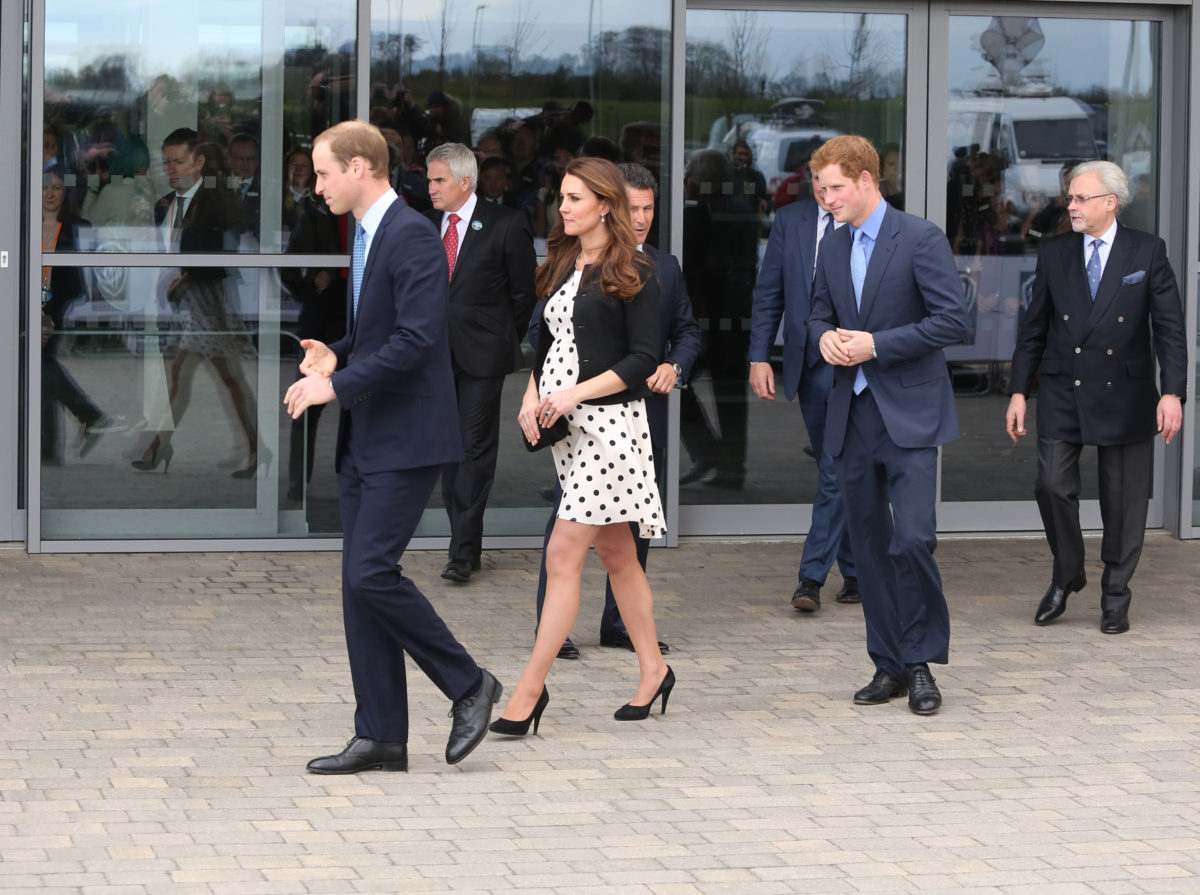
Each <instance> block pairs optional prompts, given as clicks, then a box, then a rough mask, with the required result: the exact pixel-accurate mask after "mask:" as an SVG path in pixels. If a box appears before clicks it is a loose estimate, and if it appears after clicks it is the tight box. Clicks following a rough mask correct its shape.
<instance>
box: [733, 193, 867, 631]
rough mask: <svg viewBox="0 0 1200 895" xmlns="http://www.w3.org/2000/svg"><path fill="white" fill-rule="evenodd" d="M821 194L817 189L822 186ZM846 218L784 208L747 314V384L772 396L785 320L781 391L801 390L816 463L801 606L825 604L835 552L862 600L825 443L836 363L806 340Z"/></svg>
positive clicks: (845, 599)
mask: <svg viewBox="0 0 1200 895" xmlns="http://www.w3.org/2000/svg"><path fill="white" fill-rule="evenodd" d="M816 186H817V184H816V183H815V182H814V187H816ZM816 194H817V195H818V196H819V195H820V190H819V189H818V190H816ZM843 226H844V224H841V223H839V222H838V221H836V220H835V219H834V217H833V214H832V212H830V211H829V210H828V209H826V208H822V207H821V206H820V204H819V200H818V199H805V200H804V201H802V202H797V203H794V204H791V205H787V206H784V207H783V208H782V209H780V210H779V211H778V212H777V213H776V214H775V222H774V223H773V224H772V225H771V237H770V239H768V240H767V250H766V252H765V253H764V254H763V260H762V265H761V266H760V267H759V271H758V282H757V283H755V286H754V306H753V309H752V311H751V315H750V388H751V390H752V391H753V392H754V394H756V395H757V396H758V397H760V398H762V399H763V400H766V401H774V400H775V371H774V370H773V369H772V367H771V346H772V345H773V344H774V342H775V334H776V332H778V330H779V323H780V321H781V320H782V321H783V394H784V397H785V398H787V400H789V401H790V400H792V398H794V397H796V395H797V394H799V396H800V412H801V414H803V416H804V427H805V428H806V429H808V440H809V443H810V444H811V445H812V452H813V457H815V458H816V460H817V464H818V474H817V496H816V499H815V500H814V501H813V509H812V524H811V525H810V526H809V530H808V537H806V538H805V539H804V551H803V553H802V554H801V556H800V571H799V578H800V581H799V583H798V584H797V585H796V590H795V592H794V593H793V594H792V605H793V606H794V607H796V608H797V609H799V610H800V611H801V612H815V611H817V610H818V609H820V608H821V586H822V585H824V584H825V576H826V575H828V574H829V569H830V568H831V567H832V566H833V560H834V558H835V557H836V558H837V562H838V568H839V569H840V570H841V573H842V588H841V590H839V591H838V594H837V601H838V602H839V603H858V602H859V601H860V597H859V593H858V577H857V572H856V571H855V568H854V553H853V551H852V550H851V549H850V535H849V533H848V532H847V531H846V511H845V509H844V508H843V507H842V496H841V494H840V493H839V492H838V486H837V475H836V473H835V472H834V470H833V457H831V456H830V454H829V452H828V451H827V450H825V412H826V405H827V404H828V403H829V388H830V386H831V385H832V384H833V368H832V367H831V366H830V365H829V364H827V363H825V361H824V360H822V358H821V354H820V352H819V351H817V350H816V349H812V348H809V347H808V314H809V310H810V309H811V296H812V284H813V277H814V276H815V274H816V266H817V258H819V257H820V254H821V242H822V240H823V239H826V238H828V237H830V236H832V235H833V234H834V233H835V232H836V231H837V230H838V229H839V228H841V227H843Z"/></svg>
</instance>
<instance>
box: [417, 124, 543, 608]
mask: <svg viewBox="0 0 1200 895" xmlns="http://www.w3.org/2000/svg"><path fill="white" fill-rule="evenodd" d="M427 169H428V179H429V198H430V199H431V200H432V201H433V208H432V209H431V210H430V211H427V212H425V215H426V217H428V218H429V219H430V220H431V221H433V223H434V225H435V226H436V227H438V228H439V233H440V234H441V237H442V245H443V247H444V249H445V252H446V260H447V263H448V264H449V265H450V309H449V319H448V332H449V336H450V360H451V364H452V366H453V368H454V387H455V392H456V395H457V398H458V424H459V429H460V431H461V433H462V440H463V459H462V460H460V461H459V462H457V463H447V464H446V465H445V466H444V467H443V468H442V500H443V501H444V502H445V504H446V513H447V514H448V515H449V516H450V554H449V561H448V562H447V563H446V567H445V568H444V569H443V570H442V577H443V578H445V579H447V580H449V581H457V582H460V583H464V584H465V583H466V582H468V581H470V580H471V572H473V571H475V570H477V569H478V568H479V566H480V553H481V551H482V549H483V513H484V510H485V509H486V508H487V499H488V495H489V494H490V493H491V491H492V482H493V481H494V480H495V478H496V457H497V456H498V454H499V450H500V397H501V394H502V392H503V390H504V377H505V376H507V375H508V374H509V373H511V372H513V371H514V370H516V369H518V368H519V367H520V366H521V364H522V358H521V333H523V332H525V328H526V327H527V326H528V325H529V315H530V313H531V312H532V311H533V305H534V292H533V274H534V270H535V269H536V267H537V257H536V256H535V255H534V252H533V231H532V230H531V229H530V226H529V220H528V218H527V217H526V216H525V215H522V214H519V213H518V212H516V211H514V210H512V209H510V208H504V207H503V206H500V205H493V204H492V203H490V202H480V201H479V199H478V197H477V196H476V194H475V186H476V183H477V182H478V179H479V172H478V163H477V162H476V160H475V153H473V152H472V151H471V150H470V149H469V148H468V147H466V146H464V145H463V144H462V143H443V144H441V145H440V146H438V147H436V148H435V149H434V150H433V151H432V152H430V153H429V157H428V159H427Z"/></svg>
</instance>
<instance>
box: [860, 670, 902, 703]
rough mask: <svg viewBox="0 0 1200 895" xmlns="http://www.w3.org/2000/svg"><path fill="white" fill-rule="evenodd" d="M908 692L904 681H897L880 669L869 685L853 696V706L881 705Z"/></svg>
mask: <svg viewBox="0 0 1200 895" xmlns="http://www.w3.org/2000/svg"><path fill="white" fill-rule="evenodd" d="M907 692H908V686H907V685H906V684H905V683H904V681H898V680H896V679H895V678H894V677H892V676H891V675H890V674H888V673H887V672H886V671H884V670H883V669H882V668H879V669H876V671H875V677H873V678H871V683H869V684H867V685H866V686H865V687H863V688H862V689H861V690H859V691H858V692H857V693H855V694H854V704H855V705H882V704H883V703H885V702H887V701H888V700H889V699H891V698H893V697H895V696H903V695H904V694H905V693H907Z"/></svg>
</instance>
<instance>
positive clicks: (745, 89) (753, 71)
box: [728, 12, 767, 96]
mask: <svg viewBox="0 0 1200 895" xmlns="http://www.w3.org/2000/svg"><path fill="white" fill-rule="evenodd" d="M728 19H729V62H730V72H729V74H730V77H731V78H732V84H731V85H730V87H731V89H732V91H733V94H734V95H735V96H755V95H758V96H765V95H766V81H767V54H766V51H765V49H764V47H765V46H766V44H767V35H766V31H765V29H764V28H763V27H762V25H761V24H760V16H759V13H757V12H731V13H729V14H728Z"/></svg>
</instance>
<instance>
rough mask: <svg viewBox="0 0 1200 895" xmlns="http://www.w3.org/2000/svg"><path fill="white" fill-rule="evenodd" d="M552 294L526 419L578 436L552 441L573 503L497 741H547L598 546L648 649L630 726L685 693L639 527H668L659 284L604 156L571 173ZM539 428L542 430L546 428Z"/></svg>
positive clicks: (651, 531)
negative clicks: (549, 712) (545, 721)
mask: <svg viewBox="0 0 1200 895" xmlns="http://www.w3.org/2000/svg"><path fill="white" fill-rule="evenodd" d="M537 291H538V294H539V295H542V296H546V302H545V305H544V308H543V311H542V318H541V325H540V327H539V339H538V345H537V362H536V364H535V366H534V370H533V373H532V375H531V376H530V378H529V385H528V388H527V389H526V391H525V397H524V399H523V400H522V402H521V410H520V413H519V414H518V416H517V421H518V423H519V424H520V426H521V430H522V432H523V433H524V434H525V437H526V438H527V439H528V440H529V441H531V442H534V443H536V442H537V441H538V440H539V438H541V437H544V436H543V435H542V434H541V430H542V429H547V428H549V427H551V426H553V425H554V424H555V423H557V422H558V421H559V420H560V419H566V421H567V426H568V434H567V436H566V437H565V438H564V439H563V440H561V441H559V442H557V443H556V444H553V445H551V447H550V450H551V452H552V454H553V457H554V467H555V472H556V474H557V475H558V480H559V484H560V485H561V486H562V491H563V498H562V503H561V504H560V505H559V509H558V519H557V520H556V521H555V524H554V533H553V534H552V535H551V537H550V542H549V544H547V546H546V573H547V583H546V602H545V606H544V608H543V609H542V618H541V623H540V624H539V626H538V633H537V639H536V641H535V643H534V646H533V654H532V655H531V656H530V658H529V663H528V664H527V665H526V666H525V671H524V672H523V673H522V675H521V679H520V680H519V681H517V685H516V688H515V689H514V691H513V695H512V698H511V699H510V700H509V702H508V705H507V706H506V707H505V709H504V713H503V715H502V716H501V717H500V718H499V719H497V720H496V721H495V722H493V724H492V726H491V729H492V731H493V732H495V733H500V734H507V735H510V736H523V735H524V734H526V733H527V732H528V731H529V726H530V723H531V722H532V724H533V727H534V732H535V733H536V732H537V725H538V722H539V721H540V720H541V716H542V712H543V711H544V710H545V708H546V704H547V703H548V702H549V701H550V694H549V692H548V691H547V689H546V685H545V680H546V675H547V674H548V673H549V671H550V666H551V665H552V664H553V663H554V659H555V657H556V656H557V654H558V651H559V649H560V648H561V647H562V644H563V640H564V639H565V638H566V637H567V635H568V634H569V633H570V631H571V625H572V624H573V623H574V621H575V616H576V614H577V613H578V612H579V593H580V583H581V578H582V574H583V565H584V560H585V559H586V557H587V552H588V547H589V546H592V545H594V546H595V548H596V554H597V555H598V556H599V557H600V561H601V562H602V563H603V564H604V568H605V569H606V570H607V572H608V575H609V578H610V580H611V581H612V588H613V595H614V596H615V597H616V600H617V607H618V609H619V610H620V612H621V618H623V619H624V620H625V624H626V627H627V628H628V629H629V637H630V639H631V640H632V642H633V645H634V649H635V650H636V652H637V658H638V666H639V669H640V674H641V677H640V681H639V683H638V687H637V691H636V692H635V693H634V696H633V699H632V700H630V702H628V703H626V704H625V705H624V706H622V707H621V708H620V709H618V710H617V712H616V714H615V717H616V718H617V719H618V720H622V721H624V720H641V719H643V718H645V717H647V716H648V715H649V714H650V709H651V707H652V706H653V704H654V702H655V700H657V699H658V698H659V697H660V696H661V697H662V711H664V712H665V711H666V708H667V698H668V697H669V696H670V695H671V688H672V687H674V686H675V675H674V674H673V673H672V671H671V669H670V668H669V667H668V666H667V664H666V662H664V661H663V657H662V653H661V652H660V651H659V647H658V633H657V631H656V630H655V625H654V604H653V597H652V595H651V593H650V585H649V583H648V582H647V581H646V573H645V572H644V571H642V567H641V566H640V565H639V564H638V560H637V553H636V550H635V546H634V541H633V534H632V532H631V530H630V527H629V525H628V523H629V522H637V523H638V526H639V531H640V534H641V536H642V537H645V538H654V537H658V536H660V535H661V534H662V532H663V511H662V506H661V505H660V503H659V497H658V486H657V485H656V483H655V480H654V456H653V450H652V448H651V446H650V429H649V426H648V424H647V421H646V408H645V403H644V401H643V397H644V396H645V395H646V394H648V389H647V386H646V379H647V378H648V377H649V376H650V375H651V374H653V373H654V370H655V368H656V367H657V365H658V357H657V352H658V343H659V339H658V329H659V322H658V283H657V281H656V280H655V278H654V271H653V268H652V266H651V264H650V262H649V261H648V260H647V259H646V257H645V256H644V255H642V254H640V253H639V252H638V251H637V239H636V237H635V236H634V233H633V224H632V222H631V219H630V212H629V199H628V197H627V195H626V192H625V182H624V180H623V178H622V177H621V172H620V170H619V169H618V168H617V166H616V165H614V164H612V163H611V162H608V161H605V160H603V159H597V158H578V159H575V160H573V161H572V162H571V163H570V164H569V165H568V166H567V169H566V173H565V174H564V175H563V179H562V184H561V197H560V205H559V221H558V223H557V224H556V225H555V227H554V230H553V232H552V233H551V234H550V238H549V240H548V243H547V255H546V261H545V263H544V264H543V265H542V266H541V267H540V268H538V272H537ZM539 427H540V428H539Z"/></svg>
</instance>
